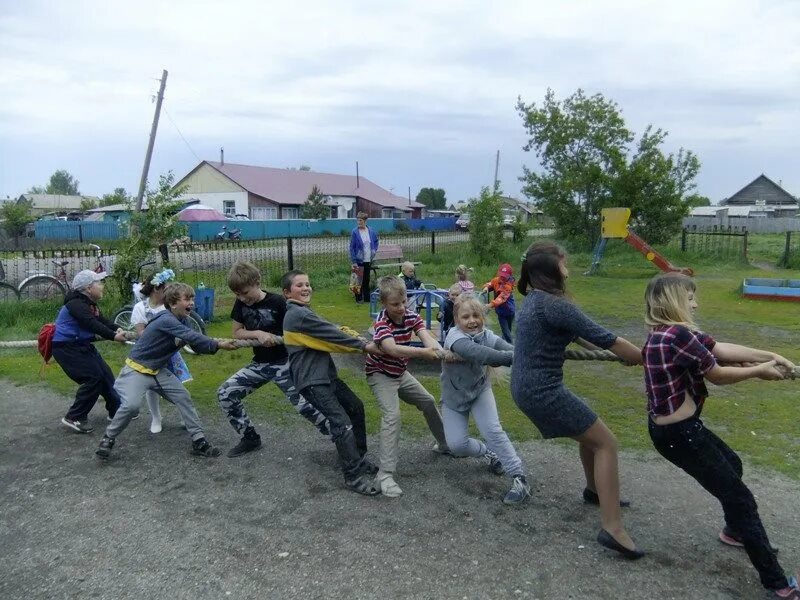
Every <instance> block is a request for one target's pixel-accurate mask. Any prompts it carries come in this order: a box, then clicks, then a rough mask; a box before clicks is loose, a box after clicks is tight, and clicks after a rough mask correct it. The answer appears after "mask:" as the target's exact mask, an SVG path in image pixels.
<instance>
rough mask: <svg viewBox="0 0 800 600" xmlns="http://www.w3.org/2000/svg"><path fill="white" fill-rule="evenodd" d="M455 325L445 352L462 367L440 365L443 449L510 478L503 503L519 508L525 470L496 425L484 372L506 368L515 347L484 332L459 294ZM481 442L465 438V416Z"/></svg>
mask: <svg viewBox="0 0 800 600" xmlns="http://www.w3.org/2000/svg"><path fill="white" fill-rule="evenodd" d="M453 316H454V319H455V326H454V327H453V328H451V329H450V331H448V332H447V337H446V338H445V342H444V347H445V349H446V350H449V351H451V352H453V353H455V354H457V355H458V356H459V357H461V359H462V362H449V361H447V362H444V363H442V375H441V382H442V388H441V390H442V421H443V422H444V434H445V437H446V438H447V446H448V447H449V448H450V452H452V453H453V454H455V455H456V456H474V457H483V458H485V459H486V460H487V461H488V462H489V468H490V469H491V471H492V472H493V473H495V474H497V475H500V474H502V473H506V474H507V475H510V476H511V477H512V478H513V482H512V485H511V489H510V490H509V491H508V493H507V494H506V495H505V497H504V498H503V502H504V503H505V504H518V503H520V502H523V501H524V500H525V499H527V498H528V497H529V496H530V495H531V488H530V486H529V485H528V482H527V480H526V479H525V468H524V466H523V465H522V461H521V460H520V458H519V456H518V455H517V452H516V450H514V446H512V445H511V441H510V440H509V439H508V435H507V434H506V432H505V431H503V427H502V425H500V418H499V417H498V415H497V405H496V404H495V400H494V394H493V393H492V381H491V378H490V377H489V368H488V367H499V366H507V367H510V366H511V364H512V362H513V360H514V346H512V345H511V344H509V343H508V342H506V341H505V340H503V338H501V337H498V336H496V335H495V334H494V333H492V332H491V331H490V330H489V329H486V327H485V318H484V306H483V304H481V302H480V301H479V300H478V299H477V298H474V297H471V296H466V297H465V296H464V295H462V296H461V297H460V298H459V299H458V300H457V301H456V303H455V307H454V309H453ZM470 415H472V416H473V417H474V418H475V424H476V425H477V426H478V430H479V431H480V432H481V435H482V436H483V438H484V439H485V440H486V443H485V444H484V443H483V442H481V441H480V440H476V439H474V438H471V437H469V416H470Z"/></svg>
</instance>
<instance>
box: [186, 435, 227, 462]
mask: <svg viewBox="0 0 800 600" xmlns="http://www.w3.org/2000/svg"><path fill="white" fill-rule="evenodd" d="M191 453H192V454H194V455H195V456H203V457H205V458H214V457H216V456H219V455H220V454H222V450H220V449H219V448H215V447H214V446H212V445H211V444H210V443H209V441H208V440H207V439H206V438H204V437H203V438H200V439H198V440H194V441H193V442H192V451H191Z"/></svg>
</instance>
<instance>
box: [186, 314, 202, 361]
mask: <svg viewBox="0 0 800 600" xmlns="http://www.w3.org/2000/svg"><path fill="white" fill-rule="evenodd" d="M186 324H187V325H188V326H189V327H191V328H192V329H194V330H195V331H196V332H197V333H202V334H203V335H205V333H206V322H205V321H203V317H201V316H200V315H198V314H197V313H196V312H194V311H192V312H190V313H189V316H188V317H186ZM184 349H185V350H186V351H187V352H188V353H189V354H197V352H195V351H194V350H193V349H192V347H191V346H190V345H189V344H187V345H185V346H184Z"/></svg>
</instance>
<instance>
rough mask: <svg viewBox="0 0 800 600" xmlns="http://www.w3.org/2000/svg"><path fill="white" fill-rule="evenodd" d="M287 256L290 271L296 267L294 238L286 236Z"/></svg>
mask: <svg viewBox="0 0 800 600" xmlns="http://www.w3.org/2000/svg"><path fill="white" fill-rule="evenodd" d="M286 257H287V262H288V265H289V269H288V270H289V271H291V270H292V269H294V251H293V250H292V238H290V237H288V238H286Z"/></svg>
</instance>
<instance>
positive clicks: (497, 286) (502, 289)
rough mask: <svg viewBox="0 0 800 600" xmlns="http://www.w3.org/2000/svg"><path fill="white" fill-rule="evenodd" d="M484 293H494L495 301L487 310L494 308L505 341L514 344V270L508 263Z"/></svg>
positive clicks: (485, 288) (489, 283) (484, 287)
mask: <svg viewBox="0 0 800 600" xmlns="http://www.w3.org/2000/svg"><path fill="white" fill-rule="evenodd" d="M483 290H484V291H491V292H494V300H491V301H490V302H489V303H488V304H487V305H486V308H493V309H494V311H495V312H496V313H497V321H498V323H499V324H500V330H501V331H502V333H503V339H504V340H505V341H507V342H508V343H509V344H511V343H513V339H512V338H511V326H512V325H513V324H514V315H515V314H516V307H515V304H514V270H513V269H512V268H511V265H510V264H508V263H503V264H502V265H500V267H499V268H498V269H497V277H493V278H492V280H491V281H490V282H488V283H486V284H484V286H483Z"/></svg>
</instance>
